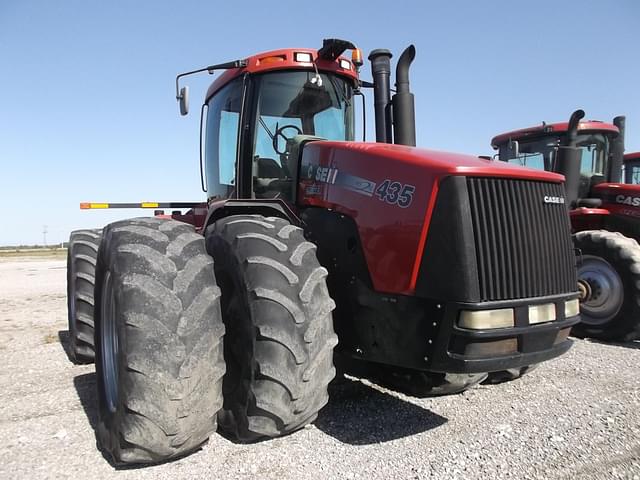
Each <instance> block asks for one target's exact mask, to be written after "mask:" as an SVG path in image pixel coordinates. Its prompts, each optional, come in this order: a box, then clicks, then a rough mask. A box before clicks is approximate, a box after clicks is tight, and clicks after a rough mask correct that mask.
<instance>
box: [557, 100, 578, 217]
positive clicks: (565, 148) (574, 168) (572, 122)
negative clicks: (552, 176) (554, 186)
mask: <svg viewBox="0 0 640 480" xmlns="http://www.w3.org/2000/svg"><path fill="white" fill-rule="evenodd" d="M582 118H584V110H576V111H575V112H573V113H572V114H571V118H570V119H569V125H568V127H567V136H566V138H565V141H564V144H563V145H561V146H559V147H558V159H557V167H556V171H557V172H558V173H560V174H562V175H564V178H565V180H564V188H565V192H566V195H567V199H566V202H565V204H566V205H567V207H568V208H569V209H572V208H574V207H575V206H576V204H577V202H578V195H579V188H580V160H581V158H582V152H581V151H580V148H579V147H576V143H577V140H578V124H579V123H580V120H581V119H582Z"/></svg>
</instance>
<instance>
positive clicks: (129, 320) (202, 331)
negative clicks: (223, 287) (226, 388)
mask: <svg viewBox="0 0 640 480" xmlns="http://www.w3.org/2000/svg"><path fill="white" fill-rule="evenodd" d="M96 280H97V282H96V312H95V313H96V315H95V320H96V330H95V344H96V373H97V377H98V378H97V384H98V427H97V432H96V435H97V437H98V442H99V444H100V445H101V446H102V448H103V449H104V450H105V451H106V452H107V453H108V454H109V455H110V456H111V457H112V458H113V460H114V461H115V462H116V463H117V464H125V463H157V462H162V461H165V460H169V459H172V458H175V457H178V456H182V455H184V454H186V453H189V452H191V451H193V450H195V449H197V448H198V447H199V446H200V445H201V444H202V443H203V442H205V441H206V440H207V439H208V438H209V435H210V434H211V433H212V432H214V431H215V429H216V414H217V412H218V410H220V408H221V406H222V388H221V384H222V376H223V374H224V371H225V366H224V359H223V355H222V353H223V348H222V337H223V334H224V326H223V324H222V319H221V315H220V302H219V297H220V290H219V288H218V287H217V285H216V281H215V277H214V270H213V261H212V259H211V258H210V257H209V256H208V255H207V254H206V250H205V245H204V238H203V237H202V235H198V234H196V233H195V232H194V231H193V228H192V227H191V226H190V225H187V224H184V223H181V222H176V221H173V220H162V219H156V218H139V219H132V220H124V221H121V222H116V223H112V224H110V225H108V226H107V227H106V228H105V229H104V237H103V239H102V244H101V246H100V250H99V254H98V263H97V269H96Z"/></svg>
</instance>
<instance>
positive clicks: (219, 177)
mask: <svg viewBox="0 0 640 480" xmlns="http://www.w3.org/2000/svg"><path fill="white" fill-rule="evenodd" d="M242 92H243V84H242V79H240V78H239V79H236V80H234V81H233V82H231V83H229V84H228V85H226V86H225V87H224V88H222V89H221V90H219V91H218V92H217V93H216V94H215V95H214V96H213V97H212V98H211V99H210V100H209V102H208V103H207V120H206V133H205V151H204V153H205V176H206V181H207V196H208V197H209V198H213V197H218V198H229V197H232V196H233V195H234V192H235V188H236V171H237V169H236V163H237V157H238V132H239V124H240V109H241V107H242Z"/></svg>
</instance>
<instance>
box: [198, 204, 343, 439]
mask: <svg viewBox="0 0 640 480" xmlns="http://www.w3.org/2000/svg"><path fill="white" fill-rule="evenodd" d="M206 239H207V250H208V251H209V254H210V255H211V256H212V257H213V258H214V261H215V269H216V278H217V279H218V282H219V285H220V288H221V290H222V316H223V319H224V323H225V325H226V329H227V334H226V337H225V360H226V362H227V373H226V375H225V378H224V382H223V392H224V407H223V410H222V412H221V413H220V415H219V417H218V418H219V422H220V426H221V428H222V429H223V430H224V431H225V432H226V433H227V434H228V435H230V436H231V437H232V438H234V439H236V440H238V441H240V442H251V441H255V440H259V439H261V438H265V437H266V438H269V437H277V436H280V435H285V434H287V433H291V432H293V431H295V430H298V429H300V428H302V427H304V426H305V425H306V424H308V423H310V422H312V421H313V420H314V419H315V418H316V416H317V414H318V411H319V410H320V409H321V408H322V407H323V406H324V405H325V404H326V403H327V401H328V393H327V385H328V384H329V382H330V381H331V380H332V379H333V377H334V376H335V368H334V366H333V360H332V357H333V347H334V346H335V345H336V344H337V341H338V340H337V337H336V335H335V333H334V331H333V322H332V319H331V311H332V310H333V309H334V308H335V304H334V302H333V300H331V298H330V297H329V293H328V290H327V286H326V282H325V278H326V276H327V270H326V269H324V268H323V267H321V266H320V264H319V263H318V260H317V258H316V255H315V250H316V247H315V245H313V244H312V243H310V242H307V241H306V240H305V238H304V236H303V232H302V229H300V228H298V227H296V226H293V225H291V224H290V223H289V222H288V221H286V220H283V219H281V218H272V217H270V218H265V217H263V216H260V215H238V216H231V217H227V218H223V219H221V220H218V221H217V222H215V224H213V225H212V226H210V227H209V228H208V229H207V234H206Z"/></svg>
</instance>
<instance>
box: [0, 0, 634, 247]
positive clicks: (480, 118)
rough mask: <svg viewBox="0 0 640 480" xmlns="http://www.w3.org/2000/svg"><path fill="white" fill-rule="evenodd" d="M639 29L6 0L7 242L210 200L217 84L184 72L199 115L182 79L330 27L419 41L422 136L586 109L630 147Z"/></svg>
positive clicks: (401, 11) (496, 12)
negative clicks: (623, 130) (183, 105)
mask: <svg viewBox="0 0 640 480" xmlns="http://www.w3.org/2000/svg"><path fill="white" fill-rule="evenodd" d="M639 21H640V2H638V1H637V0H618V1H611V2H603V1H602V0H599V1H595V0H582V1H578V0H568V1H562V2H559V1H551V0H539V1H527V2H522V1H514V0H496V1H483V2H480V1H473V0H468V1H448V2H442V1H415V2H408V1H397V2H379V1H367V2H355V1H354V2H344V1H340V2H336V1H333V0H324V1H322V2H300V1H296V2H293V1H288V0H281V1H278V2H255V3H254V2H213V1H209V2H192V1H182V2H176V1H172V2H163V1H135V2H134V1H130V2H124V1H109V2H98V1H91V0H84V1H63V0H60V1H56V2H52V1H28V0H2V1H1V2H0V61H1V67H0V72H2V75H0V91H1V92H2V93H3V97H4V98H3V101H2V108H0V167H1V170H0V204H1V205H2V208H3V210H4V214H3V216H4V219H3V225H2V228H0V245H7V244H20V243H37V242H41V241H42V230H43V226H44V225H47V228H48V232H49V233H48V235H47V240H48V241H49V242H51V243H53V242H60V241H63V240H65V239H66V238H67V237H68V234H69V231H70V230H72V229H74V228H82V227H99V226H102V225H103V224H105V223H108V222H110V221H113V220H116V219H119V218H126V217H130V216H136V215H139V214H148V213H149V212H148V211H146V212H143V211H139V210H113V211H80V210H79V208H78V204H79V202H81V201H111V202H124V201H143V200H145V201H170V200H175V201H191V200H202V199H203V198H204V194H203V193H202V192H201V191H200V182H199V173H198V122H199V118H198V114H197V112H198V103H199V101H200V100H201V98H202V96H203V95H204V92H205V90H206V86H207V84H208V82H210V81H211V80H212V78H207V77H206V76H203V77H200V78H197V77H195V78H192V79H190V80H189V85H190V87H191V101H192V112H196V114H195V115H194V114H193V113H192V114H191V115H190V116H188V117H186V118H183V117H180V116H179V115H178V109H177V105H176V102H175V99H174V81H175V75H176V74H177V73H179V72H182V71H186V70H190V69H193V68H198V67H201V66H204V65H207V64H211V63H219V62H223V61H228V60H233V59H236V58H242V57H245V56H248V55H250V54H253V53H257V52H260V51H265V50H270V49H274V48H288V47H319V46H320V45H321V43H322V39H323V38H327V37H337V38H345V39H348V40H351V41H353V42H354V43H356V44H357V45H358V46H359V47H360V48H362V50H363V52H364V54H365V57H366V56H367V55H368V53H369V52H370V51H371V50H372V49H374V48H388V49H390V50H391V51H392V52H394V53H395V54H396V58H397V55H399V53H400V52H401V51H402V49H403V48H404V47H405V46H407V45H408V44H410V43H413V44H415V46H416V48H417V57H416V60H415V62H414V66H413V69H412V73H411V80H412V89H413V92H414V93H415V95H416V112H417V143H418V145H419V146H423V147H428V148H434V149H438V150H449V151H456V152H463V153H470V154H491V153H492V151H491V148H490V146H489V142H490V139H491V137H492V136H493V135H495V134H497V133H500V132H502V131H505V130H510V129H513V128H520V127H525V126H529V125H532V124H537V123H539V122H540V121H542V120H546V121H559V120H564V119H567V118H568V116H569V115H570V113H571V112H572V111H573V110H574V109H576V108H583V109H584V110H585V111H586V112H587V117H588V118H594V119H601V120H609V121H610V120H611V119H612V118H613V117H614V116H615V115H619V114H625V115H626V116H627V151H634V150H640V95H639V94H638V87H639V86H640V81H639V80H640V65H639V59H640V54H639V53H638V52H639V51H640V48H639V47H640V33H638V30H637V26H638V23H639ZM363 72H364V75H363V78H365V79H369V77H370V76H369V66H368V64H367V65H366V66H365V68H364V69H363ZM368 101H369V102H371V97H369V98H368ZM368 119H369V122H368V123H369V125H370V126H372V123H373V117H372V115H371V114H369V115H368ZM369 138H370V139H371V138H373V136H372V135H371V134H369Z"/></svg>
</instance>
